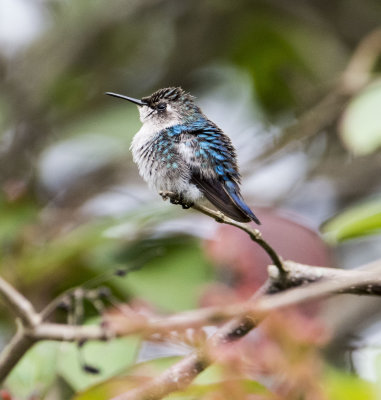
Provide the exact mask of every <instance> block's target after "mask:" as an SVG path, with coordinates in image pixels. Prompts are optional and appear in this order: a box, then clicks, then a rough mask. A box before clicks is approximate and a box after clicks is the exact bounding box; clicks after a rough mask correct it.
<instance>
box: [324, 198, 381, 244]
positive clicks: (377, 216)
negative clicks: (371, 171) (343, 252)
mask: <svg viewBox="0 0 381 400" xmlns="http://www.w3.org/2000/svg"><path fill="white" fill-rule="evenodd" d="M380 230H381V198H378V199H375V200H371V201H368V202H365V203H362V204H359V205H356V206H353V207H351V208H349V209H347V210H345V211H343V212H342V213H341V214H339V215H337V216H335V217H333V218H331V219H330V220H328V221H327V222H325V223H324V225H323V226H322V231H323V232H324V234H325V238H326V240H327V241H328V242H329V243H331V244H335V243H337V242H341V241H344V240H347V239H352V238H355V237H360V236H366V235H374V234H377V233H379V232H380Z"/></svg>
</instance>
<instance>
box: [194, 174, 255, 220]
mask: <svg viewBox="0 0 381 400" xmlns="http://www.w3.org/2000/svg"><path fill="white" fill-rule="evenodd" d="M192 183H194V184H195V185H196V186H197V187H198V188H199V189H200V190H201V192H202V193H203V194H204V196H205V197H206V198H207V199H208V200H209V201H210V202H211V203H212V204H213V205H214V206H215V207H216V208H217V209H218V210H220V211H222V212H223V213H224V214H225V215H227V216H228V217H229V218H232V219H234V220H235V221H238V222H250V221H254V222H255V223H257V224H258V225H260V224H261V223H260V221H259V219H258V218H257V217H256V216H255V215H254V213H253V212H252V211H251V210H250V208H249V207H248V206H247V205H246V204H245V202H244V201H243V199H242V198H241V196H240V194H239V189H238V188H237V186H236V185H235V184H234V183H233V182H230V183H231V185H232V187H231V188H229V189H230V190H229V189H228V187H227V186H226V185H225V184H224V183H223V182H221V181H218V180H213V179H205V178H201V177H200V175H198V174H197V175H196V174H194V175H193V176H192ZM237 191H238V193H237Z"/></svg>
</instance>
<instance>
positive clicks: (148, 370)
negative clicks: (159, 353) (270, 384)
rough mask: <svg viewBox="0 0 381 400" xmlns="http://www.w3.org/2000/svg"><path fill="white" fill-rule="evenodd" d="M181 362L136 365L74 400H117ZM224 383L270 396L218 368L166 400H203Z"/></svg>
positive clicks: (174, 359) (167, 359) (161, 360)
mask: <svg viewBox="0 0 381 400" xmlns="http://www.w3.org/2000/svg"><path fill="white" fill-rule="evenodd" d="M179 360H180V358H179V357H163V358H159V359H155V360H152V361H149V362H144V363H139V364H136V365H134V366H133V367H132V368H130V369H129V371H128V376H124V377H115V378H112V379H109V380H108V381H106V382H103V383H101V384H99V385H95V386H93V387H91V388H89V389H87V390H86V391H83V392H82V393H79V394H77V396H76V397H75V400H90V399H91V400H104V399H105V398H113V397H116V396H117V395H119V394H122V393H125V392H127V391H128V390H129V389H131V388H133V387H136V386H139V385H142V384H144V383H145V382H146V381H147V380H148V379H152V378H154V377H155V376H157V375H158V374H160V373H162V372H163V371H165V370H166V369H167V368H169V367H170V366H172V365H173V364H174V363H175V362H178V361H179ZM225 383H227V384H229V385H231V384H236V385H239V386H240V388H241V389H243V390H244V391H245V392H246V393H248V394H261V395H263V394H268V393H269V392H268V391H267V389H266V388H264V387H263V386H262V385H260V384H259V383H257V382H255V381H252V380H250V379H234V380H232V379H231V380H227V379H226V377H225V376H224V371H223V368H221V366H220V365H218V364H216V365H213V366H211V367H209V368H208V369H206V370H205V371H204V372H202V373H201V374H200V375H199V376H198V377H197V378H196V379H195V381H194V383H193V384H192V385H191V386H189V387H188V388H187V389H185V390H184V391H181V392H175V393H172V394H170V395H169V396H166V397H165V399H171V400H175V399H182V400H185V399H187V400H188V399H189V400H191V399H192V400H193V399H201V398H203V396H204V395H209V394H210V393H213V392H216V391H218V390H220V389H222V388H223V386H224V384H225Z"/></svg>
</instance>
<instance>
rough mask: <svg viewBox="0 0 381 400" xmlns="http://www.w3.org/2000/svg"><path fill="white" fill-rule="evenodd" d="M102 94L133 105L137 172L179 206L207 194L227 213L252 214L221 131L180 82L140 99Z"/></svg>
mask: <svg viewBox="0 0 381 400" xmlns="http://www.w3.org/2000/svg"><path fill="white" fill-rule="evenodd" d="M106 94H108V95H110V96H114V97H119V98H122V99H124V100H128V101H130V102H132V103H135V104H136V105H137V106H138V109H139V113H140V120H141V122H142V123H143V126H142V127H141V129H140V130H139V131H138V132H137V133H136V134H135V136H134V138H133V140H132V144H131V148H130V149H131V151H132V155H133V160H134V162H135V163H136V164H137V165H138V168H139V173H140V175H141V176H142V177H143V179H144V180H145V181H146V182H148V184H149V185H150V186H151V187H152V188H154V189H156V190H157V191H159V192H172V193H174V194H175V196H176V201H173V198H172V199H171V200H172V202H175V203H179V204H182V205H183V207H184V208H189V207H190V206H192V204H194V203H199V202H200V201H202V200H203V199H205V198H206V199H207V200H209V201H210V203H212V204H213V205H214V206H215V207H216V208H217V209H218V210H220V211H222V212H223V213H224V214H225V215H227V216H228V217H230V218H232V219H234V220H236V221H239V222H249V221H254V222H256V223H257V224H260V222H259V220H258V218H257V217H256V216H255V215H254V213H253V212H252V211H251V210H250V208H249V207H248V206H247V204H246V203H245V201H244V200H243V198H242V195H241V193H240V188H239V184H240V178H241V177H240V174H239V171H238V166H237V157H236V152H235V149H234V147H233V145H232V143H231V141H230V139H229V137H228V136H227V135H225V134H224V132H223V131H222V130H221V129H220V128H218V126H217V125H216V124H214V123H213V122H212V121H210V120H209V119H208V118H207V117H206V116H205V114H204V113H203V112H202V111H201V109H200V108H199V107H198V106H197V105H196V104H195V102H194V98H193V97H192V96H191V95H189V94H188V93H186V92H185V91H184V90H183V89H181V88H180V87H169V88H165V89H160V90H157V91H156V92H155V93H153V94H152V95H151V96H148V97H143V98H142V99H141V100H139V99H134V98H132V97H128V96H124V95H121V94H117V93H112V92H107V93H106Z"/></svg>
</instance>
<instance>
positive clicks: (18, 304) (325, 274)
mask: <svg viewBox="0 0 381 400" xmlns="http://www.w3.org/2000/svg"><path fill="white" fill-rule="evenodd" d="M283 266H284V270H285V272H286V277H287V287H288V288H292V287H296V286H300V285H303V284H304V285H305V286H304V287H301V288H296V289H290V290H287V291H283V292H281V293H278V294H272V295H269V294H267V295H263V292H266V293H274V292H276V291H279V290H280V286H281V285H280V280H281V279H283V278H280V277H281V274H280V271H279V270H278V269H277V268H276V267H275V266H270V267H269V280H268V281H267V282H266V284H265V285H264V287H263V290H260V291H258V292H257V293H256V294H255V295H254V296H253V298H252V299H251V300H250V301H246V302H243V303H237V304H233V305H230V306H224V307H210V308H205V309H200V310H194V311H187V312H183V313H179V314H174V315H171V316H165V317H145V316H142V315H139V314H138V313H132V314H131V316H130V317H129V318H126V317H125V316H122V317H116V318H115V317H112V316H111V317H108V318H106V319H105V322H104V324H103V325H102V326H99V325H92V326H73V325H65V324H54V323H48V322H45V321H44V320H43V318H42V317H41V314H38V313H37V312H36V311H35V310H34V308H33V306H32V305H31V303H30V302H29V301H28V300H27V299H25V298H24V297H23V296H22V295H21V294H20V293H19V292H17V291H16V290H15V289H14V288H13V287H12V286H11V285H9V284H8V283H6V282H5V281H4V280H2V279H0V282H1V285H0V294H1V295H2V296H3V298H4V300H5V302H6V304H7V305H8V306H9V308H10V310H11V311H12V312H13V313H14V314H15V315H16V316H20V318H19V319H18V327H17V331H16V334H15V335H14V337H13V339H12V340H11V342H10V343H9V344H8V345H7V346H6V347H5V348H4V349H3V351H2V353H1V354H0V381H3V380H4V379H5V378H6V377H7V375H8V374H9V372H10V371H11V370H12V368H13V367H14V366H15V365H16V364H17V362H18V361H19V360H20V358H21V357H22V356H23V355H24V354H25V352H26V351H27V350H28V349H29V348H30V347H31V346H32V345H33V344H34V343H36V342H37V341H40V340H58V341H81V340H107V339H110V338H113V337H117V336H127V335H131V334H141V335H143V336H150V335H152V334H157V333H159V334H160V333H163V334H165V333H168V331H185V330H186V329H188V328H198V327H202V326H207V325H217V324H220V323H222V322H224V321H227V320H231V319H232V318H234V319H233V320H232V321H230V322H229V323H227V324H226V325H224V326H223V327H221V328H220V329H219V330H218V331H217V333H216V334H215V335H214V336H213V337H212V338H211V339H209V340H208V341H207V344H206V347H205V349H204V350H203V351H200V352H198V353H197V354H196V355H192V356H189V357H188V358H186V359H185V360H184V361H183V362H182V363H180V364H176V366H175V367H173V369H171V371H172V372H171V373H173V371H175V373H176V374H177V373H180V372H181V371H182V373H184V374H188V375H184V376H182V378H179V379H180V380H179V382H180V383H181V385H183V384H189V383H190V382H191V377H195V376H196V375H197V374H198V373H200V372H201V371H202V369H203V368H206V367H207V366H208V365H209V364H210V363H211V362H212V361H213V360H212V359H209V358H208V357H209V356H207V354H208V352H207V348H208V346H218V345H220V344H221V343H224V342H226V341H233V340H237V339H239V338H240V337H242V336H244V335H245V334H246V333H248V332H249V331H250V330H251V329H253V327H254V326H255V324H256V323H257V322H258V321H260V320H261V319H262V318H263V317H264V316H265V315H266V314H267V313H269V312H271V311H272V310H274V309H279V308H283V307H286V306H290V305H293V304H299V303H302V302H305V301H310V300H312V299H316V298H321V297H324V296H327V295H331V294H334V293H356V294H364V295H381V274H380V270H381V260H378V261H376V262H373V263H371V264H369V265H366V266H364V267H360V268H358V269H356V270H348V271H347V270H340V269H332V268H325V267H311V266H308V265H304V264H298V263H294V262H292V261H285V262H284V263H283ZM316 281H320V282H317V283H314V284H309V285H306V283H311V282H316ZM281 288H282V289H284V286H282V287H281ZM260 295H262V296H260ZM55 304H56V303H55ZM26 314H28V317H26ZM21 316H22V317H23V318H21ZM29 321H33V323H32V324H31V323H30V322H29ZM190 365H192V371H188V370H185V366H187V368H190ZM167 377H168V375H166V378H165V379H164V380H163V379H162V378H158V379H155V380H154V381H152V382H150V384H149V385H154V386H155V385H161V386H162V388H163V390H165V391H168V393H169V392H170V391H172V389H173V388H174V387H175V386H174V385H172V384H170V383H169V381H168V379H167ZM189 379H190V380H189ZM192 379H193V378H192ZM165 382H166V383H165ZM150 388H152V387H151V386H143V387H142V388H141V389H139V390H138V389H136V390H135V391H132V393H135V394H136V397H121V399H124V398H125V399H139V398H141V397H139V396H140V394H139V393H148V392H149V391H150V390H151V389H150ZM154 390H156V389H154ZM160 390H161V389H160ZM155 393H156V392H155ZM160 393H161V392H160ZM128 395H129V396H133V394H131V395H130V393H129V394H128ZM149 398H151V397H149ZM152 398H159V397H152Z"/></svg>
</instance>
